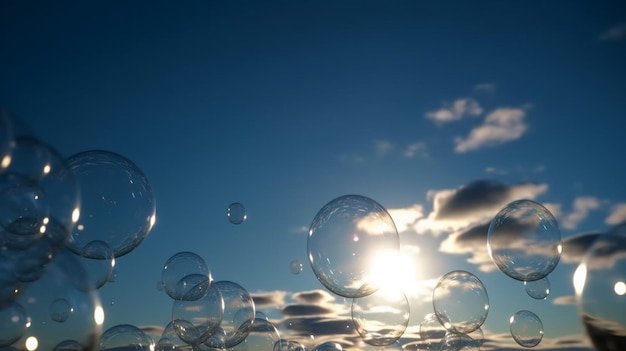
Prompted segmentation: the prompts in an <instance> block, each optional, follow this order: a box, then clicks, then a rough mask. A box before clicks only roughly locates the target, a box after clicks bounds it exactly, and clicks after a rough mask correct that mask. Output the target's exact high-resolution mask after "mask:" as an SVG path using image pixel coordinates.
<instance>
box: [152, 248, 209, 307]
mask: <svg viewBox="0 0 626 351" xmlns="http://www.w3.org/2000/svg"><path fill="white" fill-rule="evenodd" d="M161 281H162V285H163V289H164V290H165V292H166V293H167V294H168V295H169V296H170V297H171V298H172V299H174V300H190V301H193V300H197V299H200V298H202V296H204V294H206V293H207V291H208V290H209V287H210V286H211V283H212V282H213V278H212V276H211V272H210V270H209V267H208V266H207V264H206V262H205V261H204V259H203V258H202V257H200V256H198V255H197V254H195V253H193V252H187V251H183V252H178V253H176V254H174V255H173V256H172V257H170V258H169V259H168V260H167V261H166V262H165V265H164V266H163V270H162V271H161Z"/></svg>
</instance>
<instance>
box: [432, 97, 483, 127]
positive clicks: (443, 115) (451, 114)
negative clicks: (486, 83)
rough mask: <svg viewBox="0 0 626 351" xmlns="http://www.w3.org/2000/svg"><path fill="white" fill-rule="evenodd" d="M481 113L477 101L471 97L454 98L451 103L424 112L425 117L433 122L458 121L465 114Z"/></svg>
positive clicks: (477, 114) (481, 110)
mask: <svg viewBox="0 0 626 351" xmlns="http://www.w3.org/2000/svg"><path fill="white" fill-rule="evenodd" d="M482 113H483V109H482V107H480V104H479V103H478V101H476V100H474V99H472V98H461V99H456V100H455V101H454V102H453V103H452V104H451V105H447V106H444V107H442V108H440V109H438V110H434V111H428V112H426V118H428V119H430V120H432V121H433V122H436V123H439V124H443V123H448V122H452V121H458V120H460V119H462V118H463V117H466V116H480V115H481V114H482Z"/></svg>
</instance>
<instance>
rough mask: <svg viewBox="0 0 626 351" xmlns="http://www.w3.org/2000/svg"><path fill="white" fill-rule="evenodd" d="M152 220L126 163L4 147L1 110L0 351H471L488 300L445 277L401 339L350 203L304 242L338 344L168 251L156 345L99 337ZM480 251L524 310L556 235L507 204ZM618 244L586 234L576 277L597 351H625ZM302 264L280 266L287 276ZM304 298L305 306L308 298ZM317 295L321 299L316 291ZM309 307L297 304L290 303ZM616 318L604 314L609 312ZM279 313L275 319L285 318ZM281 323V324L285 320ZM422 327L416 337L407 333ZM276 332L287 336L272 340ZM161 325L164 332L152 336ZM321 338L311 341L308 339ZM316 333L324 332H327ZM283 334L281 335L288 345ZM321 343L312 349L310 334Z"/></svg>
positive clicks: (407, 310) (389, 266)
mask: <svg viewBox="0 0 626 351" xmlns="http://www.w3.org/2000/svg"><path fill="white" fill-rule="evenodd" d="M227 219H228V221H229V222H230V223H232V224H241V223H243V222H244V221H246V219H247V214H246V208H245V207H244V205H243V204H241V203H238V202H234V203H232V204H230V205H229V206H228V208H227ZM155 220H156V205H155V198H154V194H153V192H152V189H151V186H150V183H149V182H148V179H147V177H146V176H145V175H144V174H143V172H142V171H141V170H140V169H139V167H138V166H137V165H136V164H134V163H133V162H132V161H130V160H129V159H127V158H126V157H124V156H122V155H120V154H117V153H114V152H110V151H104V150H92V151H84V152H80V153H78V154H75V155H73V156H71V157H69V158H64V157H62V156H61V155H60V154H59V153H58V152H56V151H55V150H54V149H53V148H52V147H50V146H49V145H46V144H45V143H42V142H41V141H39V140H38V139H36V138H32V137H24V136H20V137H15V136H14V135H13V129H12V126H11V121H10V119H9V118H8V117H7V114H5V113H0V350H5V349H6V350H20V351H23V350H29V351H33V350H53V351H69V350H81V351H96V350H98V351H113V350H115V351H118V350H119V351H121V350H129V349H132V350H135V351H143V350H149V351H175V350H194V351H203V350H211V351H216V350H229V351H307V350H314V351H341V350H343V349H344V348H351V349H352V348H359V349H363V350H374V349H379V348H385V349H386V350H400V349H403V350H407V351H412V350H415V351H417V350H435V349H436V350H479V349H480V347H481V346H482V343H483V339H484V335H483V331H482V329H481V326H482V325H483V323H484V322H485V320H486V319H487V316H488V313H489V310H490V303H489V297H488V294H487V290H486V288H485V286H484V285H483V282H482V281H481V280H480V279H479V278H478V277H477V276H476V275H474V274H473V273H471V272H468V271H464V270H454V271H451V272H448V273H446V274H444V275H443V276H441V277H440V279H439V280H438V282H437V284H436V285H435V287H434V288H433V290H432V294H431V296H430V298H431V300H430V302H432V311H429V313H427V314H425V315H424V317H423V318H420V317H421V316H417V317H415V316H414V317H415V318H417V319H416V320H418V321H420V323H419V325H415V326H413V327H414V329H413V330H412V333H413V336H415V334H419V341H414V340H411V341H409V342H407V343H405V344H402V343H401V342H402V340H403V339H402V337H403V336H405V333H406V331H407V330H408V329H409V327H410V325H409V321H410V318H411V315H410V314H411V306H410V301H411V300H410V299H409V298H408V297H407V295H408V294H407V292H406V291H405V290H403V289H401V288H400V287H399V285H398V284H391V283H390V281H389V277H390V276H394V277H397V275H395V274H391V273H392V272H390V270H394V271H398V270H402V269H404V268H406V267H402V266H400V265H399V264H398V265H397V266H394V264H395V263H396V262H398V263H399V262H401V260H398V257H399V253H400V236H399V234H398V230H397V228H396V225H395V223H394V221H393V219H392V217H391V215H390V214H389V212H388V211H387V210H386V209H385V208H384V207H383V206H382V205H381V204H379V203H378V202H376V201H375V200H373V199H371V198H368V197H365V196H362V195H344V196H340V197H337V198H335V199H333V200H331V201H329V202H328V203H326V204H325V205H324V206H323V207H322V208H321V209H320V210H319V211H318V212H317V214H316V215H315V216H314V217H313V220H312V223H311V225H310V227H309V232H308V236H307V247H306V250H307V256H308V260H309V263H310V265H311V268H312V271H313V273H314V274H315V277H316V278H317V280H318V281H319V282H320V283H321V285H322V286H323V287H324V288H325V289H326V290H328V291H329V292H330V293H332V294H334V295H336V296H338V297H340V298H346V299H351V300H350V301H351V304H349V308H348V307H347V306H342V307H341V308H344V309H347V310H349V312H350V318H346V319H344V320H335V321H332V322H334V323H335V324H331V325H332V326H333V327H334V328H335V329H336V330H335V331H334V332H336V333H337V334H341V335H344V336H347V337H346V339H344V342H345V340H349V342H346V343H344V344H342V343H339V342H334V341H332V340H329V335H333V334H332V333H329V332H328V331H326V330H325V329H324V326H328V325H329V321H328V320H325V317H324V315H325V313H329V311H330V309H331V308H330V307H328V308H327V307H326V306H324V304H323V303H321V304H318V305H316V304H315V303H311V304H310V305H307V306H306V308H308V309H311V310H315V311H318V312H319V315H321V317H316V319H315V320H314V323H313V327H314V328H319V329H316V331H315V332H313V331H309V330H303V329H302V328H303V327H302V325H304V323H303V319H304V318H306V311H304V310H297V309H294V310H291V311H290V312H289V313H291V315H289V316H288V317H290V318H288V319H287V320H282V321H279V323H284V324H283V325H280V324H278V323H277V324H275V323H274V322H272V318H270V317H268V315H266V314H265V313H263V312H261V311H259V310H258V309H257V306H256V305H255V301H254V300H253V297H252V295H251V294H250V292H248V291H247V290H246V289H245V288H244V287H243V286H241V285H240V284H238V283H236V282H234V281H230V280H220V281H213V277H212V272H211V271H210V269H209V267H208V265H207V264H206V262H205V261H204V259H203V258H202V257H201V256H200V255H198V254H196V253H194V252H188V251H183V252H178V253H176V254H174V255H173V256H171V257H170V258H169V259H168V260H167V261H166V262H165V263H164V265H163V267H162V270H161V279H160V281H159V282H158V283H157V289H159V290H160V291H163V292H164V293H165V294H166V295H167V296H168V297H169V298H170V299H171V320H170V321H168V323H167V325H166V326H164V328H163V330H162V333H161V334H160V335H157V336H156V337H154V335H149V334H148V333H147V332H145V331H144V330H142V329H141V328H138V327H136V326H134V325H130V324H119V325H115V326H112V327H110V328H108V329H107V330H106V331H104V332H103V330H102V329H103V328H102V327H103V323H104V318H105V310H104V308H103V307H102V305H101V303H100V298H99V294H98V292H99V290H98V289H99V288H101V287H102V286H104V285H105V284H107V283H111V282H114V281H115V275H116V272H115V271H114V267H115V262H116V258H118V257H121V256H124V255H126V254H129V253H130V252H132V251H133V250H134V249H135V248H137V247H138V246H139V245H140V244H141V243H142V242H143V241H144V240H145V239H146V237H147V236H148V234H149V233H150V231H151V230H152V227H153V226H154V224H155ZM486 234H487V237H486V242H485V244H486V248H487V250H488V252H489V255H490V257H491V259H492V261H493V263H494V264H495V265H496V267H497V268H498V269H499V270H500V271H501V272H503V273H504V274H506V275H507V276H508V277H510V278H512V279H515V280H517V281H523V282H524V287H525V289H526V292H527V293H528V295H529V296H530V297H531V298H533V299H538V300H542V299H546V298H547V297H548V295H549V292H550V282H549V280H548V275H549V274H550V273H551V272H552V271H553V270H554V269H555V267H556V265H557V264H558V262H559V260H560V256H561V251H562V246H561V244H562V238H561V233H560V230H559V228H558V224H557V222H556V220H555V218H554V217H553V215H552V214H551V213H550V212H549V211H548V210H547V209H546V208H545V207H544V206H542V205H541V204H539V203H537V202H534V201H531V200H517V201H514V202H511V203H509V204H508V205H507V206H506V207H504V208H503V209H502V210H501V211H499V212H498V213H497V214H496V215H495V216H494V218H493V220H492V221H491V223H490V226H489V229H488V231H487V233H486ZM625 253H626V234H625V233H624V229H623V227H617V228H616V229H614V230H613V231H612V232H611V233H609V234H606V235H603V236H601V237H599V238H598V239H596V241H595V242H594V243H593V245H592V247H591V248H590V249H589V250H588V252H587V255H586V256H585V259H584V260H583V262H582V263H581V264H580V266H579V268H578V270H577V272H576V275H575V277H574V285H575V287H576V293H577V299H578V304H579V309H580V314H581V318H582V320H583V323H584V325H585V327H586V328H587V333H588V334H589V336H590V337H591V339H592V341H593V343H594V345H595V346H596V348H598V349H599V350H609V351H613V350H621V349H624V348H626V341H625V340H626V339H625V338H624V335H626V334H624V330H626V319H625V317H624V313H623V310H624V308H622V307H626V304H625V301H626V299H624V296H626V274H625V273H624V272H626V263H625V262H626V260H625V259H624V257H626V254H625ZM302 271H303V265H302V263H301V262H300V261H299V260H297V259H294V260H292V261H291V262H290V263H289V272H290V273H291V274H293V275H297V274H300V273H301V272H302ZM315 296H316V295H315V293H310V295H309V296H308V298H309V299H310V301H316V302H318V300H316V297H315ZM317 297H319V296H317ZM301 298H302V299H304V300H306V298H307V297H301ZM607 302H608V303H609V304H610V305H611V306H613V308H609V309H607V308H605V307H604V306H606V303H607ZM287 314H288V313H286V314H285V315H287ZM291 317H292V318H291ZM509 322H510V324H509V326H510V334H511V337H512V338H513V340H514V341H515V342H517V343H518V344H519V345H521V346H523V347H534V346H536V345H538V344H539V343H540V342H541V340H542V338H543V335H544V330H543V324H542V321H541V320H540V319H539V317H538V316H537V315H536V314H535V313H533V312H531V311H527V310H522V311H518V312H516V313H515V314H514V315H513V316H511V318H510V321H509ZM417 327H419V332H416V331H415V328H417ZM281 328H284V329H287V330H291V331H292V332H293V335H289V336H285V335H281V334H280V330H281ZM159 330H160V329H159ZM316 332H319V333H318V334H319V335H316ZM325 333H326V334H325ZM291 336H293V337H294V338H293V339H291V338H290V337H291ZM318 336H319V339H316V337H318Z"/></svg>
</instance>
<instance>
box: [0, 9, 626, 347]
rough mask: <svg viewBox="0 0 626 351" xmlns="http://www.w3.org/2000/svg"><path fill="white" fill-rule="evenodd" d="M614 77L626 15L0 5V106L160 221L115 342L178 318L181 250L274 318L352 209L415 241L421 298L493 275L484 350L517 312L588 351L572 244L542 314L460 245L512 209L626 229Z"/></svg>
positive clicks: (112, 315) (619, 95)
mask: <svg viewBox="0 0 626 351" xmlns="http://www.w3.org/2000/svg"><path fill="white" fill-rule="evenodd" d="M624 62H626V6H625V5H624V2H623V1H599V2H589V1H550V2H513V1H439V2H413V1H339V2H335V1H258V2H257V1H185V2H174V1H170V2H152V1H133V2H123V1H93V2H78V1H63V2H31V1H14V0H10V1H3V2H2V3H1V4H0V103H2V104H3V106H4V107H5V108H6V109H8V110H9V111H10V112H11V113H12V114H14V115H15V116H17V117H18V118H20V119H22V120H23V121H24V122H25V123H26V124H28V125H29V126H30V128H31V129H32V133H33V134H34V135H36V136H37V137H39V138H41V139H42V140H44V141H46V142H47V143H49V144H51V145H53V146H54V147H56V148H57V150H58V151H59V152H61V153H62V154H64V155H66V156H70V155H72V154H74V153H77V152H80V151H85V150H90V149H106V150H110V151H115V152H118V153H120V154H122V155H124V156H126V157H128V158H129V159H131V160H133V161H134V162H135V163H136V164H137V165H138V166H139V167H140V168H141V169H142V170H143V171H144V173H145V174H146V175H147V177H148V179H149V180H150V182H151V185H152V187H153V190H154V193H155V195H156V202H157V224H156V226H155V227H154V229H153V230H152V232H151V233H150V235H149V236H148V237H147V239H146V240H145V241H144V242H143V243H142V244H141V245H140V246H139V247H138V248H137V249H135V250H134V251H133V252H131V253H130V254H128V255H126V256H124V257H121V258H120V259H119V260H118V263H117V267H116V270H117V272H118V278H117V281H116V282H114V283H111V284H108V285H106V286H105V287H103V288H102V289H101V297H102V299H103V301H104V302H105V304H106V306H107V319H106V326H107V327H108V326H112V325H115V324H120V323H129V324H134V325H139V326H145V325H156V326H162V327H164V326H165V325H166V324H167V322H168V318H169V314H170V310H171V300H170V299H169V298H168V297H167V296H166V295H165V294H164V293H163V292H162V291H157V289H156V284H157V281H158V280H159V279H160V274H161V269H162V267H163V264H164V263H165V261H166V260H167V259H168V258H169V257H170V256H171V255H173V254H175V253H176V252H179V251H193V252H195V253H197V254H199V255H200V256H202V257H203V258H204V259H205V260H206V262H207V263H208V264H209V267H210V269H211V271H212V273H213V277H214V278H215V279H216V280H232V281H235V282H237V283H239V284H240V285H242V286H244V287H245V288H246V289H248V290H249V291H250V292H251V293H254V294H260V293H263V294H264V296H265V297H267V298H268V301H274V302H275V305H272V304H271V303H269V302H268V304H267V305H261V304H259V308H260V309H261V310H265V311H267V314H268V315H271V316H272V317H273V318H276V320H278V319H280V318H282V316H281V314H280V313H279V308H281V307H284V306H285V305H288V304H296V303H298V302H299V303H302V302H303V301H307V300H306V298H303V296H304V297H307V296H308V297H309V298H311V296H310V294H309V295H307V294H302V292H307V291H313V290H316V289H323V288H322V286H321V285H320V284H319V282H318V281H317V280H316V279H315V277H314V275H313V273H312V271H311V269H310V266H309V265H308V261H307V259H306V231H307V229H308V227H309V225H310V224H311V221H312V219H313V217H314V216H315V214H316V213H317V211H318V210H319V209H320V208H321V207H322V206H323V205H324V204H325V203H326V202H328V201H330V200H332V199H333V198H335V197H337V196H340V195H344V194H360V195H365V196H368V197H371V198H373V199H374V200H376V201H378V202H379V203H380V204H382V205H383V206H385V207H386V208H387V209H388V210H390V212H391V214H392V216H394V219H396V225H397V226H398V229H399V230H400V232H401V233H400V236H401V243H402V244H403V245H405V246H406V248H407V250H413V249H415V248H416V247H419V252H416V251H411V252H414V259H415V262H416V267H415V270H416V272H418V273H417V274H418V275H419V276H420V278H419V279H420V281H421V282H423V283H424V284H425V285H426V286H428V284H431V285H430V287H431V288H432V286H433V285H434V282H436V280H437V279H438V278H439V277H440V276H441V275H443V274H445V273H447V272H448V271H451V270H454V269H465V270H468V271H471V272H473V273H475V274H476V275H477V276H478V277H479V278H481V279H482V280H483V282H484V284H485V286H486V287H487V290H488V292H489V296H490V301H491V310H490V312H489V316H488V318H487V321H486V322H485V324H484V326H483V331H484V333H485V336H487V337H488V338H489V339H491V340H493V342H492V343H489V344H488V345H485V346H484V347H483V349H491V348H496V347H497V346H498V345H501V344H506V347H513V348H515V345H514V344H511V343H512V341H511V339H510V337H509V336H508V334H507V333H508V326H507V323H508V317H509V316H510V315H512V314H513V313H515V312H516V311H517V310H519V309H529V310H534V311H535V312H536V313H537V314H538V315H539V316H540V317H541V318H542V320H543V323H544V326H545V339H544V342H542V344H540V345H539V346H538V348H557V349H558V348H575V347H585V345H587V342H586V338H585V335H584V332H583V329H582V326H581V324H580V321H579V319H578V316H577V310H576V306H575V304H574V301H573V296H574V290H573V287H572V284H571V276H572V273H573V271H574V269H575V268H576V263H577V262H578V261H579V260H580V256H577V255H574V254H570V255H568V253H567V250H566V252H565V255H564V257H563V258H562V260H561V263H560V264H559V266H558V267H557V269H556V270H555V271H554V272H553V274H551V275H550V279H551V283H552V292H551V295H550V296H549V298H548V300H546V301H536V300H532V299H531V298H529V297H528V296H527V295H526V293H525V291H524V289H523V286H522V285H521V283H519V282H516V281H513V280H511V279H509V278H507V277H506V276H505V275H504V274H502V273H501V272H499V271H497V270H495V266H493V264H491V262H490V261H489V258H488V256H487V251H486V246H485V243H484V239H482V241H481V240H473V241H472V240H462V239H463V238H466V237H467V236H466V237H463V235H462V234H463V233H464V232H466V231H467V230H469V229H471V228H474V227H476V226H479V225H481V224H485V223H487V222H488V220H489V219H490V218H491V217H493V215H494V214H495V213H496V212H497V211H498V210H499V209H500V208H501V207H502V206H504V205H505V204H506V203H508V202H509V201H512V200H515V199H518V198H531V199H535V200H536V201H539V202H541V203H543V204H545V205H546V206H547V207H548V208H549V209H550V210H551V211H552V212H553V214H554V215H555V216H556V217H557V219H558V221H559V225H560V227H561V229H562V234H563V237H564V238H568V237H573V236H575V235H577V234H581V233H585V232H594V231H604V230H606V229H607V228H609V227H610V226H611V225H613V224H617V223H619V222H621V221H623V220H626V195H625V194H626V187H625V186H624V179H626V168H625V167H623V165H622V152H623V150H626V139H625V138H624V130H625V126H626V122H624V116H626V69H625V67H626V66H625V65H624ZM461 189H466V190H467V189H470V190H473V192H471V194H472V195H473V196H466V195H467V194H466V193H464V192H463V191H460V190H461ZM468 193H469V192H468ZM476 194H478V195H480V196H475V195H476ZM488 196H491V197H489V198H490V199H492V200H493V201H492V202H485V201H484V200H485V199H486V198H488ZM455 198H456V199H461V198H462V199H463V200H464V201H459V202H458V203H461V205H460V206H457V207H454V206H453V205H452V204H453V203H457V202H453V201H451V200H452V199H455ZM234 201H238V202H241V203H243V204H245V206H246V208H247V211H248V220H247V221H246V222H245V223H243V224H242V225H239V226H235V225H232V224H230V223H229V222H228V221H227V219H226V208H227V206H228V204H230V203H231V202H234ZM435 203H437V204H439V205H440V206H439V207H435V206H434V204H435ZM445 210H448V211H447V212H446V211H445ZM485 236H486V233H485ZM478 237H480V236H478ZM473 238H474V239H475V238H476V236H474V237H473ZM293 259H299V260H300V261H302V262H303V263H304V271H303V273H302V274H300V275H292V274H290V272H289V263H290V261H291V260H293ZM298 293H300V294H298ZM294 294H295V296H294ZM257 296H260V295H257ZM315 296H317V297H318V298H321V297H322V295H320V294H318V295H315ZM325 298H326V299H327V300H323V301H325V302H318V303H320V304H322V305H324V304H327V305H328V306H330V307H329V308H330V309H331V310H333V309H334V310H340V309H339V308H338V307H337V305H334V304H336V303H337V304H341V303H343V302H342V301H341V299H338V300H334V299H333V298H332V296H330V297H329V296H327V297H325ZM416 298H417V297H416ZM259 301H261V299H259ZM315 301H320V300H315ZM412 312H413V311H412ZM339 317H341V314H340V315H339ZM339 317H338V318H339ZM344 317H345V316H344ZM420 321H421V316H419V317H418V313H414V314H413V315H412V319H411V325H412V326H415V325H416V324H418V323H419V322H420ZM329 338H331V339H332V336H331V337H329ZM338 338H340V337H339V336H338ZM321 339H323V338H320V340H321ZM519 348H521V347H519Z"/></svg>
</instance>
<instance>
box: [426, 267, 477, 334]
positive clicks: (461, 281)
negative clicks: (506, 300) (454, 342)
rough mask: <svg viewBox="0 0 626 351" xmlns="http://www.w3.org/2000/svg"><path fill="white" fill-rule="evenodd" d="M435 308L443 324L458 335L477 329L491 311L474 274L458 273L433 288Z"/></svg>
mask: <svg viewBox="0 0 626 351" xmlns="http://www.w3.org/2000/svg"><path fill="white" fill-rule="evenodd" d="M433 308H434V310H435V315H436V316H437V319H439V322H440V323H441V325H443V326H444V328H446V329H447V330H449V331H451V332H455V333H463V334H467V333H471V332H472V331H474V330H476V329H478V328H479V327H480V326H481V325H483V323H484V322H485V320H486V319H487V314H488V312H489V297H488V296H487V290H486V289H485V286H484V285H483V283H482V282H481V281H480V279H478V277H476V276H475V275H474V274H472V273H470V272H467V271H462V270H457V271H452V272H450V273H447V274H445V275H444V276H443V277H441V278H440V279H439V282H438V283H437V285H436V286H435V289H433Z"/></svg>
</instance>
